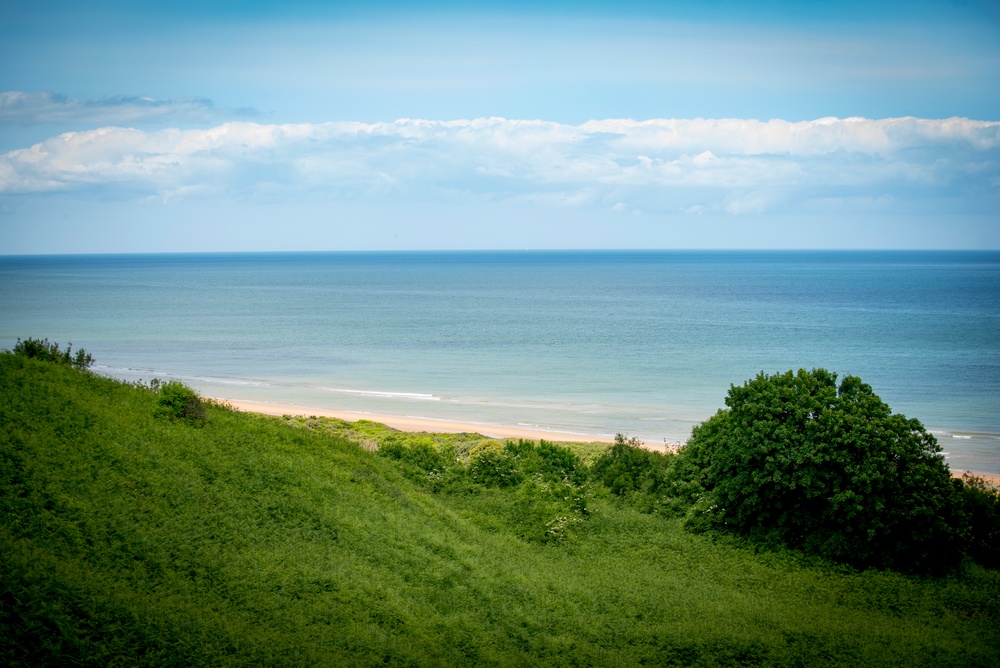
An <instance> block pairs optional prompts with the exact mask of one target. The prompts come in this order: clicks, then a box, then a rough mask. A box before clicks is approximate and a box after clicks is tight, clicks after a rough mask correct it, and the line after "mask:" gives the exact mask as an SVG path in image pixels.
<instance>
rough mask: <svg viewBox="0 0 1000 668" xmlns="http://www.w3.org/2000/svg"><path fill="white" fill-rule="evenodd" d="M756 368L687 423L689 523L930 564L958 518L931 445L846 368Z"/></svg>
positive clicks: (951, 545) (947, 556)
mask: <svg viewBox="0 0 1000 668" xmlns="http://www.w3.org/2000/svg"><path fill="white" fill-rule="evenodd" d="M836 381H837V376H836V374H833V373H830V372H828V371H825V370H823V369H815V370H813V371H811V372H809V371H805V370H804V369H803V370H799V372H798V373H792V372H791V371H789V372H787V373H784V374H780V375H774V376H768V375H766V374H763V373H761V374H759V375H758V376H757V377H756V378H754V379H753V380H751V381H748V382H746V383H745V384H744V385H743V386H742V387H736V386H733V387H731V388H730V391H729V395H728V396H727V397H726V408H724V409H722V410H720V411H719V412H718V413H716V414H715V416H713V417H712V418H710V419H709V420H707V421H705V422H704V423H702V424H701V425H699V426H698V427H695V429H694V431H693V433H692V437H691V440H690V441H689V442H688V445H687V446H686V447H685V448H684V449H683V450H682V451H681V453H680V463H681V470H682V471H684V474H685V475H686V476H687V477H688V478H689V479H690V480H693V481H696V482H698V483H700V486H701V488H702V490H703V494H702V496H701V498H700V499H699V500H698V502H697V503H696V504H695V506H694V508H693V510H692V516H693V519H694V522H695V524H699V523H701V524H707V525H709V526H715V527H723V528H727V529H731V530H735V531H738V532H741V533H744V534H747V535H749V536H751V537H754V538H756V539H759V540H763V541H765V542H771V543H780V544H784V545H788V546H791V547H795V548H800V549H802V550H804V551H807V552H811V553H815V554H819V555H822V556H825V557H828V558H831V559H834V560H837V561H843V562H849V563H853V564H856V565H858V566H875V567H889V568H897V569H901V570H908V571H920V572H941V571H945V570H947V569H949V568H950V567H952V566H954V565H955V564H956V563H957V562H958V561H959V560H960V559H961V557H962V554H963V550H964V545H965V534H966V529H965V526H966V524H967V523H966V521H965V518H964V514H963V512H962V510H961V506H962V504H961V500H960V498H959V496H958V489H959V488H958V487H956V486H955V484H953V482H952V480H951V475H950V473H949V470H948V467H947V465H946V464H945V463H944V458H943V457H942V456H941V455H940V454H939V453H940V447H939V446H938V444H937V441H936V440H935V439H934V437H933V436H932V435H930V434H928V433H927V432H926V430H925V429H924V428H923V425H921V424H920V422H919V421H917V420H911V419H907V418H905V417H904V416H902V415H898V414H892V412H891V411H890V409H889V407H888V406H887V405H886V404H885V403H883V402H882V400H881V399H879V397H878V396H876V395H875V394H874V393H873V392H872V389H871V387H870V386H868V385H866V384H865V383H862V382H861V380H860V379H859V378H857V377H855V376H846V377H845V378H844V379H843V380H842V381H841V382H840V384H839V386H838V385H837V382H836Z"/></svg>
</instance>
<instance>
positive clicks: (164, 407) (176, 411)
mask: <svg viewBox="0 0 1000 668" xmlns="http://www.w3.org/2000/svg"><path fill="white" fill-rule="evenodd" d="M158 403H159V406H158V408H157V414H158V415H160V416H163V417H167V418H170V419H173V420H182V421H184V422H188V423H190V424H193V425H195V426H200V425H203V424H205V414H206V410H205V405H204V404H203V403H202V402H201V399H199V398H198V395H197V394H195V391H194V390H192V389H191V388H190V387H188V386H187V385H184V384H183V383H179V382H177V381H173V380H172V381H169V382H166V383H162V384H160V400H159V402H158Z"/></svg>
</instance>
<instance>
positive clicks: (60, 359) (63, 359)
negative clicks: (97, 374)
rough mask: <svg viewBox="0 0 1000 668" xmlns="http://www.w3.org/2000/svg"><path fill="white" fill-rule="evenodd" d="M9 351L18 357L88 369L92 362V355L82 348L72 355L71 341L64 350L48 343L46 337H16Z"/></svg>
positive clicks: (56, 344)
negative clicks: (15, 341)
mask: <svg viewBox="0 0 1000 668" xmlns="http://www.w3.org/2000/svg"><path fill="white" fill-rule="evenodd" d="M11 352H13V353H14V354H15V355H18V356H20V357H29V358H34V359H38V360H42V361H44V362H57V363H59V364H67V365H69V366H72V367H73V368H74V369H81V370H84V369H89V368H90V365H91V364H93V363H94V357H93V355H91V354H90V353H88V352H87V351H86V350H84V349H83V348H80V349H79V350H77V351H76V354H75V355H74V354H73V344H72V343H71V344H69V345H68V346H66V350H61V349H60V348H59V344H58V343H49V340H48V339H32V338H30V337H29V338H27V339H25V340H24V341H22V340H21V339H18V340H17V343H16V344H14V350H12V351H11Z"/></svg>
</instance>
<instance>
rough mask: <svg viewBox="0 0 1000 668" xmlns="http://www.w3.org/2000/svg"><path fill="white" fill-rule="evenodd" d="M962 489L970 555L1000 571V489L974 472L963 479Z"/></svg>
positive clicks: (984, 564)
mask: <svg viewBox="0 0 1000 668" xmlns="http://www.w3.org/2000/svg"><path fill="white" fill-rule="evenodd" d="M956 482H958V481H956ZM960 486H961V490H962V501H963V504H964V508H965V512H966V513H967V514H968V517H969V527H970V542H969V556H970V557H972V558H973V559H975V560H976V561H978V562H979V563H980V564H982V565H983V566H986V567H988V568H1000V489H997V488H996V487H990V486H989V485H987V484H986V481H985V480H983V479H982V478H980V477H979V476H976V475H973V474H971V473H966V474H965V475H964V476H962V480H961V483H960Z"/></svg>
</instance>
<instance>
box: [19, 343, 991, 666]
mask: <svg viewBox="0 0 1000 668" xmlns="http://www.w3.org/2000/svg"><path fill="white" fill-rule="evenodd" d="M161 400H162V394H161V392H158V391H154V390H153V389H152V388H150V387H144V386H141V385H129V384H125V383H120V382H116V381H113V380H110V379H107V378H102V377H100V376H96V375H93V374H90V373H87V372H81V371H79V370H76V369H74V368H73V367H72V366H71V365H65V364H62V363H52V362H45V361H41V360H39V359H32V358H28V357H26V356H22V355H14V354H10V353H0V664H2V665H11V666H17V665H30V666H40V665H41V666H44V665H60V666H61V665H95V666H96V665H99V666H107V665H128V666H132V665H138V666H141V665H151V666H159V665H195V666H198V665H204V666H224V665H234V666H235V665H271V666H282V665H288V666H299V665H397V666H403V665H406V666H422V665H470V666H472V665H475V666H522V665H552V666H572V665H640V664H653V665H706V666H707V665H774V666H803V665H823V666H829V665H833V666H837V665H840V666H857V665H865V666H879V665H896V666H912V665H936V666H949V665H951V666H991V665H996V657H997V656H998V655H1000V632H998V631H997V629H998V628H1000V573H998V572H997V571H990V570H985V569H983V568H981V567H979V566H977V565H975V564H971V563H966V564H965V565H964V566H963V568H962V569H961V570H960V571H958V572H957V573H955V574H953V575H949V576H948V577H944V578H938V579H934V580H925V579H917V578H913V577H910V576H906V575H902V574H898V573H893V572H890V571H877V570H869V571H865V572H857V571H854V570H852V569H849V568H844V567H836V566H831V565H830V564H829V563H828V562H824V561H818V560H817V561H810V560H808V559H805V558H803V557H800V556H798V555H797V554H796V553H793V552H787V551H781V550H778V551H767V552H757V551H755V550H754V549H751V548H749V547H747V546H746V545H744V544H742V543H739V542H733V541H727V540H724V539H720V538H717V539H714V540H713V539H712V538H711V537H709V536H707V535H703V534H693V533H691V532H689V531H687V530H685V528H684V523H683V519H682V518H680V517H674V516H671V514H669V513H667V514H662V513H659V512H657V513H650V512H644V511H645V510H646V508H644V507H643V506H644V504H645V503H646V501H645V499H646V498H647V497H646V492H643V491H642V490H644V489H650V488H652V487H653V485H652V484H649V485H647V483H646V482H641V481H645V480H647V479H659V478H658V476H661V474H662V476H666V477H667V478H668V479H669V477H670V475H673V474H672V473H670V472H671V471H672V470H673V467H674V466H675V464H676V461H675V458H671V457H663V456H657V457H660V458H661V459H658V458H651V459H649V460H648V461H650V462H655V463H654V464H651V465H650V466H649V467H646V468H643V467H642V466H639V467H632V468H631V469H629V468H628V467H627V466H626V467H624V470H631V471H632V478H633V479H634V480H638V481H640V482H639V484H638V485H635V484H632V485H631V487H630V489H631V490H632V491H631V492H628V491H624V490H625V488H626V487H628V485H624V484H623V485H622V486H620V489H619V491H618V492H616V491H613V490H612V489H611V488H609V487H608V486H605V485H604V484H603V483H602V482H601V481H600V480H599V479H596V478H594V477H593V476H591V475H590V474H591V471H593V470H603V471H605V472H607V471H610V470H611V469H612V468H613V466H614V464H615V462H616V461H617V462H620V461H622V460H623V459H627V460H629V461H631V460H633V459H634V460H636V461H638V460H640V459H642V456H641V455H637V452H638V451H632V450H624V449H623V448H626V447H632V446H629V445H628V444H627V443H623V444H620V445H621V446H622V447H621V448H619V450H618V451H613V450H611V451H607V450H606V449H605V451H603V452H602V451H601V450H599V449H597V448H596V447H594V446H574V447H573V448H568V447H564V446H563V445H561V444H553V443H533V442H527V441H519V442H508V443H502V442H499V441H495V440H491V439H487V438H484V437H481V436H478V435H470V434H401V433H399V432H395V431H393V430H391V429H388V428H386V427H384V426H382V425H376V424H375V423H370V422H363V421H362V422H355V423H344V422H341V421H336V420H326V419H308V418H286V419H281V418H267V417H263V416H258V415H252V414H241V413H237V412H233V411H231V410H229V409H227V408H226V407H225V406H220V405H215V404H205V405H204V408H205V420H204V423H203V425H202V427H201V428H198V429H194V428H192V426H191V424H190V423H189V422H187V421H186V420H173V419H162V417H161V416H160V413H161V410H162V406H161ZM344 434H347V435H350V439H351V440H347V439H345V438H344V437H343V435H344ZM380 446H381V450H379V453H380V454H381V455H382V456H380V455H379V453H376V452H373V451H372V450H374V449H376V448H379V447H380ZM604 457H609V458H610V460H609V461H608V462H606V463H604V464H601V465H600V466H596V465H595V464H596V462H598V461H601V459H602V458H604ZM484 460H485V461H490V462H492V464H491V466H493V468H492V469H491V470H493V471H500V472H501V473H503V475H501V476H499V477H497V476H495V475H493V474H489V475H486V474H483V473H482V471H483V470H484V469H482V467H479V468H477V464H481V463H482V462H483V461H484ZM498 462H499V463H500V464H502V465H498V464H497V463H498ZM494 465H496V466H494ZM505 467H506V468H505ZM511 471H513V474H511V475H512V476H513V478H515V479H516V480H512V478H511V475H508V473H509V472H511ZM656 471H659V473H655V472H656ZM619 478H621V475H617V476H615V477H614V480H618V479H619ZM661 489H667V490H669V489H674V488H669V487H668V488H661ZM619 492H624V493H619ZM664 493H666V492H664ZM977 498H978V497H977Z"/></svg>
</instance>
